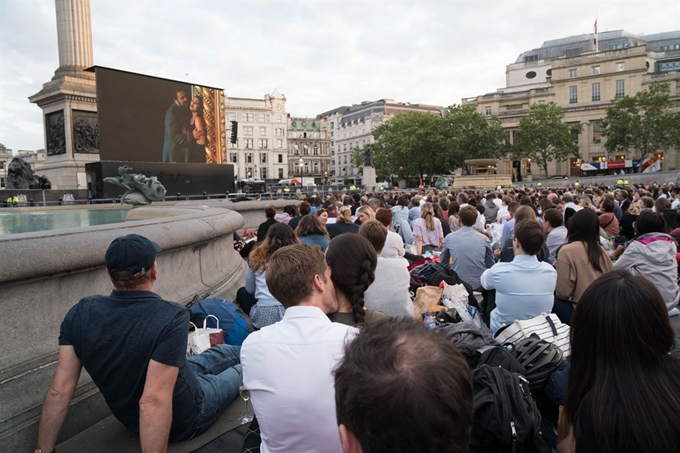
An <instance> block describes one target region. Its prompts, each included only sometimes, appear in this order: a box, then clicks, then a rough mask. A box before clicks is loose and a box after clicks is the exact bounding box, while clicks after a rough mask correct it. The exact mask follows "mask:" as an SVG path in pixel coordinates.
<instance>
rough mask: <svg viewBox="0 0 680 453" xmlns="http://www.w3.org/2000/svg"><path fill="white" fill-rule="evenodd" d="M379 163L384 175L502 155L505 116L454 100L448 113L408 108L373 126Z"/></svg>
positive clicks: (445, 169) (444, 168) (445, 168)
mask: <svg viewBox="0 0 680 453" xmlns="http://www.w3.org/2000/svg"><path fill="white" fill-rule="evenodd" d="M373 136H374V138H375V143H373V150H374V156H375V168H376V171H377V173H378V175H379V176H380V177H381V178H385V179H386V178H387V177H388V176H389V175H391V174H397V175H400V176H404V177H409V176H418V177H420V178H421V180H422V177H423V175H425V174H427V175H439V174H448V173H449V172H451V171H453V170H455V169H457V168H461V167H464V165H465V163H464V161H465V160H466V159H479V158H497V159H499V158H501V157H503V154H504V153H505V146H504V144H503V140H504V139H505V133H504V131H503V127H502V126H501V123H500V120H499V119H498V118H496V117H492V118H490V119H487V118H486V117H484V116H483V115H482V114H480V113H479V112H477V106H476V105H474V104H468V105H465V106H458V105H452V106H450V107H448V108H447V109H446V110H445V112H444V115H443V116H435V115H427V114H421V113H415V112H411V113H404V114H402V115H398V116H395V117H394V118H391V119H389V120H388V121H386V122H384V123H383V124H381V125H380V126H378V127H377V128H376V129H375V130H374V131H373Z"/></svg>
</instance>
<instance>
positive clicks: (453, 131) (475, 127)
mask: <svg viewBox="0 0 680 453" xmlns="http://www.w3.org/2000/svg"><path fill="white" fill-rule="evenodd" d="M443 121H444V131H445V132H446V137H445V140H446V144H447V148H448V150H449V152H448V153H447V154H446V155H445V156H444V158H443V159H442V162H441V164H442V166H443V167H445V168H448V169H451V170H453V169H455V168H459V167H464V166H465V162H464V161H465V160H466V159H501V158H502V157H503V156H504V155H505V152H506V147H505V144H504V140H505V131H504V130H503V126H501V121H500V120H499V119H498V117H496V116H493V117H491V118H488V119H487V118H486V117H484V116H483V115H482V114H481V113H479V112H478V111H477V105H476V104H467V105H464V106H459V105H452V106H450V107H448V108H447V109H446V112H445V113H444V118H443Z"/></svg>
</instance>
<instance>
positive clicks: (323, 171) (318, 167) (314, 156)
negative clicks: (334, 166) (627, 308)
mask: <svg viewBox="0 0 680 453" xmlns="http://www.w3.org/2000/svg"><path fill="white" fill-rule="evenodd" d="M329 132H330V131H329V122H328V120H326V119H323V118H321V119H317V118H297V117H288V162H289V167H288V174H289V177H290V179H293V178H298V179H300V178H301V183H303V184H305V183H312V182H313V183H314V184H328V183H329V181H330V175H331V166H330V164H331V141H330V134H329ZM303 180H304V181H303Z"/></svg>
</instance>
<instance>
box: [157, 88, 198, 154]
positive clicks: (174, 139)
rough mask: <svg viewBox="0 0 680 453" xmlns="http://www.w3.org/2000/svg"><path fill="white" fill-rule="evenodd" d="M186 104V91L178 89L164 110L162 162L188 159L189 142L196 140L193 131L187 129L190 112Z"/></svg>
mask: <svg viewBox="0 0 680 453" xmlns="http://www.w3.org/2000/svg"><path fill="white" fill-rule="evenodd" d="M186 105H187V96H186V93H185V92H184V90H180V91H177V92H176V93H175V99H174V100H173V103H172V104H171V105H170V107H169V108H168V111H167V112H165V141H164V143H163V162H180V163H186V162H188V161H189V144H190V143H194V142H196V139H195V138H194V134H193V132H190V131H189V128H190V127H191V126H190V117H189V115H190V112H189V110H188V109H187V107H186Z"/></svg>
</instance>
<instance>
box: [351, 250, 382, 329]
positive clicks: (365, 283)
mask: <svg viewBox="0 0 680 453" xmlns="http://www.w3.org/2000/svg"><path fill="white" fill-rule="evenodd" d="M374 269H375V265H373V266H371V261H370V260H365V261H364V262H363V264H362V265H361V268H360V271H359V272H360V273H359V275H358V278H357V284H356V285H355V286H354V287H353V288H352V289H351V292H350V293H349V294H347V296H348V299H349V301H350V303H351V304H352V314H353V315H354V321H355V322H356V323H357V324H363V323H364V320H365V318H366V308H364V293H365V292H366V290H367V289H368V287H369V286H370V284H371V283H373V280H375V272H374Z"/></svg>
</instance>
